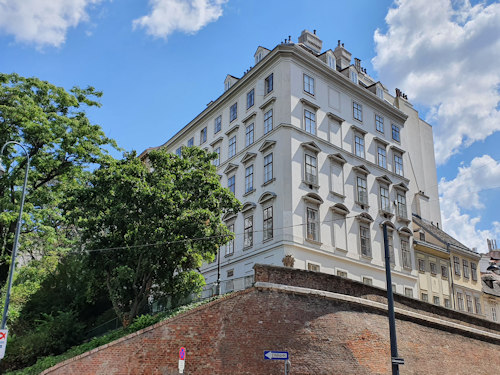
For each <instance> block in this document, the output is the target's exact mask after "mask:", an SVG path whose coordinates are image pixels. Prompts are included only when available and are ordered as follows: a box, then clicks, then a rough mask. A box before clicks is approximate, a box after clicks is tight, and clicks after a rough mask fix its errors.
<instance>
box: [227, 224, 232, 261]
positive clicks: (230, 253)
mask: <svg viewBox="0 0 500 375" xmlns="http://www.w3.org/2000/svg"><path fill="white" fill-rule="evenodd" d="M227 229H229V231H230V232H231V233H234V224H231V225H229V226H228V227H227ZM233 254H234V238H233V239H232V240H231V241H229V242H228V243H227V244H226V255H233Z"/></svg>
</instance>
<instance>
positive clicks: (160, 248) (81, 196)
mask: <svg viewBox="0 0 500 375" xmlns="http://www.w3.org/2000/svg"><path fill="white" fill-rule="evenodd" d="M214 157H215V154H210V155H209V154H207V153H206V152H205V151H203V150H201V149H199V148H196V147H191V148H184V149H183V151H182V157H178V156H176V155H173V154H169V153H167V152H166V151H164V150H157V151H151V152H150V153H149V155H148V162H147V163H143V162H142V161H141V160H139V159H138V158H137V157H136V155H135V153H133V154H128V155H126V156H125V158H124V159H123V160H120V161H116V162H113V163H108V164H106V165H103V166H102V167H101V168H99V169H97V170H95V171H94V175H93V177H92V178H91V179H90V184H89V185H88V186H87V187H86V188H85V189H82V190H81V191H80V192H79V193H78V194H77V195H76V196H75V201H74V204H75V205H74V211H73V215H75V216H76V217H78V221H77V226H78V227H79V228H81V230H82V238H83V241H84V244H85V248H86V249H87V250H88V251H89V262H90V264H89V269H91V270H94V272H95V276H94V277H95V278H96V279H97V280H102V281H103V283H105V285H106V286H107V288H108V292H109V296H110V299H111V302H112V303H113V307H114V309H115V311H116V314H117V315H118V317H120V318H121V320H122V323H123V325H124V326H127V325H128V324H129V323H130V322H131V321H132V319H133V318H134V317H135V316H136V315H137V314H139V313H140V312H141V311H142V310H143V309H144V307H145V306H146V305H147V303H148V299H149V298H151V297H153V298H155V299H165V298H170V299H171V300H172V301H173V302H174V304H175V301H178V299H179V298H183V297H185V296H187V295H188V294H190V293H191V292H193V291H197V290H199V289H200V287H201V286H202V285H203V282H204V281H203V277H202V276H201V275H200V274H199V273H198V272H196V269H197V268H199V267H200V266H201V265H202V262H203V261H211V260H213V258H214V256H215V254H216V252H217V249H218V247H219V246H221V245H222V244H224V243H226V242H227V241H228V240H229V239H230V238H231V236H233V234H232V233H230V232H229V230H228V229H227V227H226V226H225V225H224V224H223V223H222V221H221V217H222V215H223V214H224V213H226V212H237V211H238V210H239V208H240V203H239V202H238V201H237V199H236V198H235V197H234V195H233V194H232V193H231V192H229V190H227V189H225V188H223V187H222V186H221V184H220V181H219V176H218V175H217V173H216V168H215V167H214V166H213V165H212V160H213V159H214ZM99 249H109V250H102V251H100V250H99ZM92 250H99V251H92Z"/></svg>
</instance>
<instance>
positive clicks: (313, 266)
mask: <svg viewBox="0 0 500 375" xmlns="http://www.w3.org/2000/svg"><path fill="white" fill-rule="evenodd" d="M307 270H308V271H315V272H319V271H320V265H319V264H314V263H309V262H308V263H307Z"/></svg>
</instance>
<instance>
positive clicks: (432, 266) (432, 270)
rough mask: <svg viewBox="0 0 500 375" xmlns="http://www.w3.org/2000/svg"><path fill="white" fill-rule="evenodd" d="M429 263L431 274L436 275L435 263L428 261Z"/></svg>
mask: <svg viewBox="0 0 500 375" xmlns="http://www.w3.org/2000/svg"><path fill="white" fill-rule="evenodd" d="M429 265H430V268H431V274H433V275H436V274H437V266H436V263H433V262H430V263H429Z"/></svg>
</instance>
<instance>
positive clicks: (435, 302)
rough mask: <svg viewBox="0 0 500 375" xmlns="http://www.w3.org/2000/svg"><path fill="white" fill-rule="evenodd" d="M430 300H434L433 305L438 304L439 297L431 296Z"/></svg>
mask: <svg viewBox="0 0 500 375" xmlns="http://www.w3.org/2000/svg"><path fill="white" fill-rule="evenodd" d="M432 302H434V304H435V305H438V306H439V305H440V303H439V297H438V296H434V297H432Z"/></svg>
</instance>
